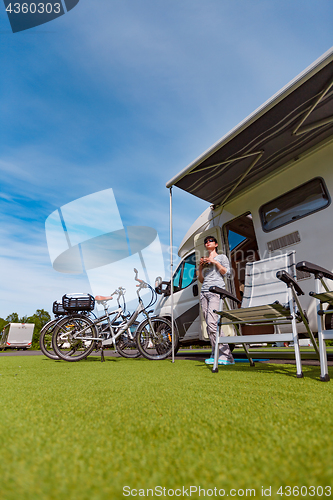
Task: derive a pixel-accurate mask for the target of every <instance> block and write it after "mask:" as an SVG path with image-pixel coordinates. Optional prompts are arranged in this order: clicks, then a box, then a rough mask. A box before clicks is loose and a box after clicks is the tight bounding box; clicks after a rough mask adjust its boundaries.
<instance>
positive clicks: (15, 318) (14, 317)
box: [6, 313, 21, 323]
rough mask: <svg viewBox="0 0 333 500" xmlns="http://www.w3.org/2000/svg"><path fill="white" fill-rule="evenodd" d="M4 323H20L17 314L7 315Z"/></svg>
mask: <svg viewBox="0 0 333 500" xmlns="http://www.w3.org/2000/svg"><path fill="white" fill-rule="evenodd" d="M6 321H7V323H21V321H20V319H19V317H18V314H17V313H12V314H8V316H7V318H6Z"/></svg>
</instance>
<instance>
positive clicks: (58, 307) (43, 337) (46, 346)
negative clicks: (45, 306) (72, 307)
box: [39, 301, 68, 359]
mask: <svg viewBox="0 0 333 500" xmlns="http://www.w3.org/2000/svg"><path fill="white" fill-rule="evenodd" d="M52 311H53V314H54V315H55V319H52V320H51V321H49V322H48V323H46V325H44V326H43V328H42V329H41V331H40V334H39V347H40V350H41V351H42V353H43V354H44V355H45V356H47V357H48V358H50V359H59V356H57V355H56V354H55V352H54V350H53V348H52V334H53V330H54V327H55V325H56V324H57V323H58V321H59V319H61V318H62V317H63V316H64V315H67V314H68V312H67V311H65V309H64V308H63V307H62V303H61V302H58V301H55V302H53V307H52Z"/></svg>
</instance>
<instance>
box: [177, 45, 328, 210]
mask: <svg viewBox="0 0 333 500" xmlns="http://www.w3.org/2000/svg"><path fill="white" fill-rule="evenodd" d="M330 136H332V137H333V47H332V48H331V49H330V50H329V51H328V52H326V53H325V54H324V55H323V56H322V57H320V58H319V59H318V60H317V61H315V62H314V63H313V64H312V65H311V66H309V67H308V68H307V69H306V70H305V71H303V73H301V74H300V75H299V76H297V77H296V78H295V79H294V80H292V81H291V82H290V83H289V84H288V85H286V86H285V87H284V88H283V89H282V90H280V92H278V93H277V94H275V95H274V96H273V97H272V98H271V99H270V100H269V101H267V102H266V103H264V104H263V105H262V106H261V107H260V108H258V109H257V110H256V111H255V112H254V113H252V114H251V115H250V116H249V117H248V118H246V119H245V120H244V121H243V122H241V123H240V124H239V125H238V126H237V127H236V128H234V129H233V130H231V132H229V133H228V134H227V135H226V136H224V137H223V138H222V139H221V140H220V141H218V142H217V143H216V144H214V145H213V146H212V147H211V148H210V149H209V150H208V151H206V152H205V153H203V154H202V155H201V156H200V157H199V158H197V159H196V160H195V161H194V162H193V163H191V164H190V165H189V166H188V167H186V168H185V169H184V170H182V171H181V172H180V173H179V174H178V175H176V176H175V177H174V178H173V179H171V180H170V181H169V182H168V183H167V187H171V186H177V187H179V188H181V189H183V190H184V191H187V192H189V193H191V194H193V195H194V196H197V197H198V198H202V199H203V200H206V201H208V202H210V203H213V204H224V203H225V202H226V201H227V200H229V201H230V200H231V199H232V198H234V197H235V196H236V195H238V194H239V193H240V192H241V191H243V190H244V189H245V188H248V187H249V186H250V185H252V184H254V183H256V182H257V181H259V180H260V179H261V178H263V177H264V176H266V175H268V174H270V173H271V172H273V171H274V170H276V169H278V168H279V167H281V166H282V165H285V164H286V163H287V162H289V161H291V160H293V159H297V158H298V157H299V155H301V154H302V153H304V152H306V151H307V150H309V149H311V148H312V147H314V146H316V145H317V144H319V143H321V142H322V141H324V140H327V139H328V138H329V137H330Z"/></svg>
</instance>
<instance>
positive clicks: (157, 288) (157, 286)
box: [155, 276, 163, 295]
mask: <svg viewBox="0 0 333 500" xmlns="http://www.w3.org/2000/svg"><path fill="white" fill-rule="evenodd" d="M162 282H163V280H162V278H161V276H157V278H156V279H155V292H156V293H158V294H159V295H161V294H162V289H161V286H162Z"/></svg>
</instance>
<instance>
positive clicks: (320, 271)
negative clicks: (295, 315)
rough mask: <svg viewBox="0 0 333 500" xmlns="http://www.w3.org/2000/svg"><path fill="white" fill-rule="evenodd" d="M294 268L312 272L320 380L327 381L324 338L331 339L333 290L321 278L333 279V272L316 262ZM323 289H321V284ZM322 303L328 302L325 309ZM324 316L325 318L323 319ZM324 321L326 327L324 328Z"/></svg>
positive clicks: (304, 263)
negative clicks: (315, 304) (315, 302)
mask: <svg viewBox="0 0 333 500" xmlns="http://www.w3.org/2000/svg"><path fill="white" fill-rule="evenodd" d="M296 268H297V269H299V270H300V271H305V272H308V273H311V274H314V277H315V283H316V291H315V292H310V295H311V297H314V298H315V299H317V323H318V341H319V354H320V380H321V381H322V382H328V381H329V380H330V376H329V374H328V369H327V353H326V344H325V340H333V329H332V327H333V325H332V317H330V316H328V315H329V314H333V291H330V290H329V288H328V286H327V284H326V283H325V281H324V279H323V278H327V279H329V280H332V281H333V273H332V272H331V271H328V270H327V269H324V268H323V267H319V266H317V265H316V264H311V262H306V261H302V262H298V264H297V265H296ZM320 285H322V287H323V289H324V291H322V290H321V286H320ZM323 304H328V305H327V309H324V308H323ZM324 318H325V319H326V320H327V321H326V322H325V321H324ZM325 323H326V328H327V329H325Z"/></svg>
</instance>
